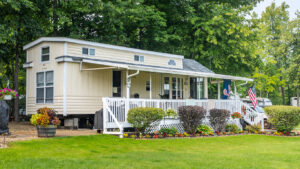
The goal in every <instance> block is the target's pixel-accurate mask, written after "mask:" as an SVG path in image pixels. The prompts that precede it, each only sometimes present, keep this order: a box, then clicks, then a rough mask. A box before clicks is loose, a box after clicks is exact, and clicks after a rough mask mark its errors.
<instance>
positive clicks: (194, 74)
mask: <svg viewBox="0 0 300 169" xmlns="http://www.w3.org/2000/svg"><path fill="white" fill-rule="evenodd" d="M56 61H57V62H63V61H70V62H76V61H73V60H72V58H58V59H56ZM82 62H83V63H92V64H99V65H106V66H114V67H117V68H125V69H129V70H140V71H146V72H155V73H167V74H176V75H187V76H190V77H211V78H216V79H231V80H241V81H250V82H252V81H253V79H250V78H246V77H238V76H230V75H222V74H216V73H205V72H193V71H187V70H180V69H168V68H158V67H146V66H142V65H126V64H117V63H112V62H109V61H108V62H105V61H94V60H89V59H82Z"/></svg>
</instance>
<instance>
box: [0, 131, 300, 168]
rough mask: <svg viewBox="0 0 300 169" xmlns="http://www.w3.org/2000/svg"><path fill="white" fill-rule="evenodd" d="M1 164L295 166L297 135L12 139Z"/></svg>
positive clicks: (299, 160)
mask: <svg viewBox="0 0 300 169" xmlns="http://www.w3.org/2000/svg"><path fill="white" fill-rule="evenodd" d="M11 146H12V147H11V148H9V149H0V168H8V169H15V168H22V169H25V168H34V169H37V168H47V169H48V168H71V169H81V168H82V169H83V168H84V169H86V168H167V169H168V168H242V169H245V168H300V138H295V137H289V138H287V137H274V136H261V135H241V136H229V137H212V138H194V139H163V140H133V139H119V138H117V137H115V136H107V135H96V136H80V137H65V138H53V139H43V140H33V141H23V142H15V143H13V144H12V145H11Z"/></svg>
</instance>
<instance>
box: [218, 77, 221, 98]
mask: <svg viewBox="0 0 300 169" xmlns="http://www.w3.org/2000/svg"><path fill="white" fill-rule="evenodd" d="M220 90H221V85H220V81H219V80H218V100H220V99H221V91H220Z"/></svg>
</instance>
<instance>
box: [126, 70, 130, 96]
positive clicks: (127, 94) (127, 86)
mask: <svg viewBox="0 0 300 169" xmlns="http://www.w3.org/2000/svg"><path fill="white" fill-rule="evenodd" d="M130 83H131V78H129V77H128V69H127V70H126V98H127V99H129V97H130V85H131V84H130Z"/></svg>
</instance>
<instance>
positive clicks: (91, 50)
mask: <svg viewBox="0 0 300 169" xmlns="http://www.w3.org/2000/svg"><path fill="white" fill-rule="evenodd" d="M82 54H83V55H88V56H95V54H96V49H94V48H87V47H83V48H82Z"/></svg>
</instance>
